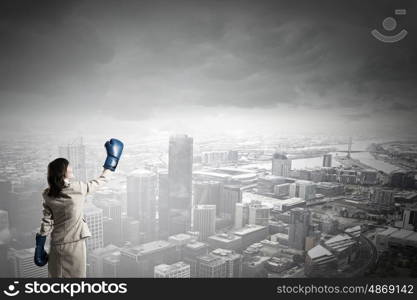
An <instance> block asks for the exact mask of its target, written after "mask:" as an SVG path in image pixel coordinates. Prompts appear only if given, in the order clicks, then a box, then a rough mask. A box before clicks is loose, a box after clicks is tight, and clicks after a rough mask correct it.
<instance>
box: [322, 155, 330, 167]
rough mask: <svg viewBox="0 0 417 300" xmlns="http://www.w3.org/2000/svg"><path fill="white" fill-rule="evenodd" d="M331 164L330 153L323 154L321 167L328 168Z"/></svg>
mask: <svg viewBox="0 0 417 300" xmlns="http://www.w3.org/2000/svg"><path fill="white" fill-rule="evenodd" d="M331 166H332V155H331V154H324V155H323V167H326V168H330V167H331Z"/></svg>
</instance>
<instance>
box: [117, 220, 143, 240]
mask: <svg viewBox="0 0 417 300" xmlns="http://www.w3.org/2000/svg"><path fill="white" fill-rule="evenodd" d="M122 240H123V242H128V243H130V244H131V245H138V244H141V243H142V242H143V238H142V235H141V233H140V231H139V221H138V220H136V219H133V218H131V217H128V216H127V215H122Z"/></svg>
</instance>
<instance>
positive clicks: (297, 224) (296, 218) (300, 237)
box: [288, 207, 310, 250]
mask: <svg viewBox="0 0 417 300" xmlns="http://www.w3.org/2000/svg"><path fill="white" fill-rule="evenodd" d="M309 230H310V212H309V211H308V210H305V209H302V208H300V207H297V208H293V209H292V210H291V211H290V230H289V234H288V244H289V246H290V247H291V248H294V249H297V250H305V240H306V237H307V235H308V233H309Z"/></svg>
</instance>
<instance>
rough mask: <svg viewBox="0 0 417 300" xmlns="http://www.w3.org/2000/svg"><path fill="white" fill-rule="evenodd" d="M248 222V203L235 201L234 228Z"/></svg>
mask: <svg viewBox="0 0 417 300" xmlns="http://www.w3.org/2000/svg"><path fill="white" fill-rule="evenodd" d="M248 223H249V204H248V203H236V208H235V226H234V227H235V228H236V229H239V228H242V227H243V226H245V225H246V224H248Z"/></svg>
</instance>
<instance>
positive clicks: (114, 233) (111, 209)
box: [93, 199, 123, 246]
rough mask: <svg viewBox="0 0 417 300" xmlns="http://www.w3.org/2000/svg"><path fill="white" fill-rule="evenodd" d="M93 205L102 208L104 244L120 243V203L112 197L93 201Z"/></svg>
mask: <svg viewBox="0 0 417 300" xmlns="http://www.w3.org/2000/svg"><path fill="white" fill-rule="evenodd" d="M93 203H94V205H96V206H97V207H98V208H101V209H102V210H103V238H104V246H106V245H108V244H116V245H121V243H122V236H123V234H122V205H121V203H120V202H119V201H117V200H114V199H102V200H97V199H95V200H94V201H93Z"/></svg>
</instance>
